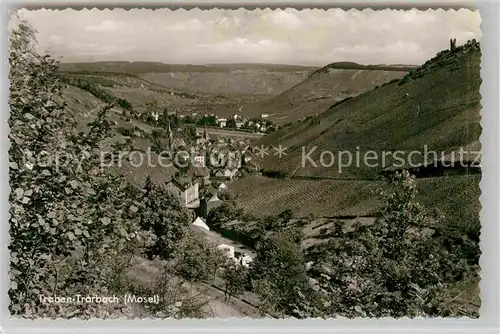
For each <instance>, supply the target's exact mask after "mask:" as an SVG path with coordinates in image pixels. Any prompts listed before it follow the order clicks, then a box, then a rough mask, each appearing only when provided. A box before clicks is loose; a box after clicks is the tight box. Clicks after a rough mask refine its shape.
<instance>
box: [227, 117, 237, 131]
mask: <svg viewBox="0 0 500 334" xmlns="http://www.w3.org/2000/svg"><path fill="white" fill-rule="evenodd" d="M226 127H228V128H231V129H235V128H236V120H235V119H234V118H232V117H230V118H228V120H227V123H226Z"/></svg>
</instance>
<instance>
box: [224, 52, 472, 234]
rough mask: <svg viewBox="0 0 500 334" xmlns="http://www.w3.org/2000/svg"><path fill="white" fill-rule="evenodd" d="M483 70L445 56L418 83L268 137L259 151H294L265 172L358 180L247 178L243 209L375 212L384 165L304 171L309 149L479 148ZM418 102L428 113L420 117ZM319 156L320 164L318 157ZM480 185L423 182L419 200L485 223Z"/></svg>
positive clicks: (466, 179)
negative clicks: (304, 156) (275, 148)
mask: <svg viewBox="0 0 500 334" xmlns="http://www.w3.org/2000/svg"><path fill="white" fill-rule="evenodd" d="M479 67H480V52H479V51H471V52H465V53H462V52H461V51H459V52H458V53H455V54H452V55H449V54H445V56H444V57H441V58H439V59H434V60H432V61H431V62H429V63H428V64H427V65H426V66H425V67H424V68H421V69H419V70H418V71H415V72H413V73H412V74H411V77H413V78H414V79H411V80H407V79H405V80H403V81H407V82H405V83H403V82H402V83H401V84H399V85H398V83H396V82H394V83H391V84H386V85H384V86H382V87H380V88H378V89H374V90H371V91H369V92H366V93H364V94H362V95H360V96H358V97H355V98H352V99H350V100H347V101H345V102H344V103H342V104H339V105H336V106H333V107H331V108H330V109H328V110H327V111H326V112H324V113H322V114H320V115H318V116H317V117H315V118H313V119H312V120H308V121H303V122H298V123H296V124H294V125H292V126H289V127H286V128H284V129H282V130H280V131H278V132H276V133H273V134H270V135H266V136H265V137H263V138H262V139H260V140H259V141H258V142H257V145H265V146H277V145H279V144H281V145H284V146H285V147H288V149H287V151H286V153H287V155H286V156H284V157H282V158H281V159H278V157H277V156H274V155H272V154H270V155H269V156H267V157H266V158H265V159H264V160H261V161H259V163H260V165H261V167H263V168H264V169H274V170H280V171H285V172H286V173H287V174H288V175H291V174H292V172H295V174H294V175H295V176H301V175H302V176H317V177H330V178H332V177H333V178H344V179H345V178H347V179H356V180H358V181H342V180H328V179H324V180H321V181H311V180H298V179H282V180H273V179H265V178H255V177H254V178H253V179H243V180H238V181H236V182H234V183H233V184H232V185H231V188H232V190H233V191H234V192H235V194H236V196H237V202H238V205H240V206H241V207H243V208H245V210H247V211H249V212H251V213H253V214H255V215H264V214H268V213H269V214H271V213H279V212H281V211H283V210H285V209H292V210H293V211H294V212H295V214H296V215H297V216H305V215H307V214H309V213H312V214H315V215H316V216H334V215H344V214H355V215H356V214H357V215H366V214H370V213H372V212H373V211H374V210H375V209H376V208H377V206H378V205H379V203H378V201H377V199H376V197H375V195H372V194H371V193H370V190H372V189H375V188H380V187H383V184H382V183H380V182H379V181H369V180H370V179H373V178H377V177H378V175H379V173H380V171H381V170H382V168H383V167H382V166H380V167H363V165H362V164H361V166H360V167H359V168H358V167H356V166H353V167H351V168H344V169H343V170H342V173H339V171H338V169H337V168H336V165H334V166H333V167H330V168H323V167H318V168H314V167H311V166H310V165H308V166H307V167H306V168H299V169H297V167H298V166H300V165H301V153H302V150H301V147H302V146H304V147H306V151H308V150H309V148H311V147H313V146H318V149H317V150H316V151H321V150H322V149H327V150H331V151H332V152H334V153H337V151H341V150H349V151H351V152H353V154H354V153H355V152H356V149H357V146H359V147H360V149H359V150H360V151H361V152H365V151H367V150H368V149H371V150H374V151H376V152H378V153H379V154H380V153H381V152H382V151H389V150H405V151H408V150H412V149H414V150H420V151H421V150H422V147H423V145H428V146H429V148H430V149H434V150H437V151H440V150H443V151H446V152H449V151H452V150H455V149H457V148H458V147H459V146H467V144H470V143H477V142H478V138H479V135H480V132H481V127H480V124H479V121H480V114H479V111H480V108H481V105H480V94H479V86H480V82H481V80H480V76H479ZM419 73H422V75H420V74H419ZM406 94H408V95H409V96H408V97H406ZM418 102H420V105H421V111H420V113H419V115H418V116H417V113H416V110H417V108H418ZM271 153H272V151H271ZM313 157H315V158H316V159H315V160H316V161H318V160H319V159H318V156H317V155H316V156H314V155H313ZM336 158H338V156H336ZM388 163H390V160H389V159H388ZM364 180H366V181H364ZM479 181H480V176H479V175H471V176H454V177H441V178H435V179H421V180H418V187H419V201H421V202H422V203H423V204H424V205H425V206H426V207H428V208H431V209H434V208H436V209H438V211H441V212H442V213H443V214H444V216H445V217H446V220H447V223H448V224H451V225H455V226H457V225H458V226H464V225H466V226H467V225H471V224H473V223H474V221H476V220H477V219H478V217H479V210H480V203H479V195H480V188H479Z"/></svg>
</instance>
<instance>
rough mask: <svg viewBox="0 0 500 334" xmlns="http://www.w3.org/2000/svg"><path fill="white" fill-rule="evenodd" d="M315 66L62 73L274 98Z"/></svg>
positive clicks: (77, 68)
mask: <svg viewBox="0 0 500 334" xmlns="http://www.w3.org/2000/svg"><path fill="white" fill-rule="evenodd" d="M316 69H317V67H310V66H297V65H280V64H276V65H275V64H207V65H189V64H186V65H182V64H181V65H179V64H164V63H159V62H92V63H63V64H61V65H60V70H61V71H63V72H80V73H85V72H87V73H88V72H93V73H95V72H112V73H123V74H129V75H135V76H138V77H141V78H143V79H146V80H147V81H149V82H151V83H153V84H159V85H161V86H166V87H170V88H174V89H189V90H192V91H197V92H204V93H211V94H223V95H227V94H247V95H249V94H253V95H262V96H263V97H266V96H271V95H276V94H278V93H281V92H282V91H284V90H286V89H288V88H290V87H292V86H293V85H295V84H297V83H298V82H300V81H302V80H303V79H305V78H306V77H307V76H308V75H309V74H310V73H311V72H312V71H314V70H316Z"/></svg>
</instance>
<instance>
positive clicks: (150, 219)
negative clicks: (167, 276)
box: [135, 178, 189, 260]
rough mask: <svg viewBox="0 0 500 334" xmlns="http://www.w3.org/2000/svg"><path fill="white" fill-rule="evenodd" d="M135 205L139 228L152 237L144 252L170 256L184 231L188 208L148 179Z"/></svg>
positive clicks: (185, 232) (152, 254)
mask: <svg viewBox="0 0 500 334" xmlns="http://www.w3.org/2000/svg"><path fill="white" fill-rule="evenodd" d="M135 206H136V208H137V216H138V218H139V224H140V227H141V229H142V230H145V231H148V232H150V233H152V234H153V235H154V236H155V241H154V243H152V244H150V245H148V246H147V247H146V255H147V256H148V257H149V258H154V257H155V256H159V257H160V258H162V259H165V260H168V259H171V258H172V257H173V256H174V250H175V248H176V247H177V245H178V243H179V241H180V240H182V239H183V238H184V237H185V236H186V234H187V227H188V226H189V218H188V214H187V211H186V210H185V209H184V208H183V207H181V205H180V203H179V200H178V199H177V198H176V197H174V195H173V194H171V193H170V192H169V191H167V190H166V189H164V188H161V187H160V186H158V185H156V184H154V183H153V182H152V181H151V179H150V178H148V179H147V180H146V187H145V191H144V194H143V196H142V197H141V198H140V200H139V201H138V202H137V203H135Z"/></svg>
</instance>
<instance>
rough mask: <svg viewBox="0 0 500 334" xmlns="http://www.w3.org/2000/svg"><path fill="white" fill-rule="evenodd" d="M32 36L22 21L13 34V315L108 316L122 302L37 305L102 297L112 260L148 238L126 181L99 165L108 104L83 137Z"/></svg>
mask: <svg viewBox="0 0 500 334" xmlns="http://www.w3.org/2000/svg"><path fill="white" fill-rule="evenodd" d="M35 37H36V32H35V30H34V29H33V28H32V27H31V26H30V25H29V24H28V23H27V22H26V21H24V20H22V19H20V20H19V24H18V25H17V27H16V28H15V29H14V30H13V31H12V33H11V36H10V50H9V51H10V53H9V63H10V65H11V70H10V73H9V79H10V83H11V85H10V93H11V94H10V100H9V105H10V109H11V114H10V119H9V125H10V128H11V132H10V134H9V138H10V141H11V147H10V149H9V159H10V162H9V165H10V170H9V176H10V178H9V183H10V186H11V189H12V192H11V194H10V196H9V202H10V204H11V210H10V213H11V217H10V221H9V223H10V230H9V233H10V236H11V243H10V244H9V250H10V251H11V266H10V275H11V286H10V289H9V296H10V299H11V304H10V311H11V313H13V314H15V315H22V316H27V317H33V316H79V317H89V316H91V315H95V314H98V312H101V311H102V312H105V313H104V314H109V313H110V312H113V309H114V308H120V307H125V306H124V305H114V306H111V307H110V306H102V305H95V304H87V303H83V304H76V305H70V304H68V305H65V307H64V308H56V307H53V306H52V305H50V304H44V303H41V302H40V298H39V296H40V295H44V296H53V295H66V296H70V295H72V296H74V295H76V294H81V295H86V294H88V293H90V292H92V291H104V290H105V289H106V287H107V286H108V285H109V280H110V277H111V276H112V275H111V274H112V272H111V270H112V266H110V263H114V262H117V260H118V259H121V258H122V257H123V256H125V255H126V254H128V253H129V251H132V248H133V245H134V242H133V241H132V240H134V239H135V238H137V237H139V236H140V235H141V234H142V233H141V232H140V231H138V230H139V228H138V225H137V222H136V221H135V220H133V219H128V211H127V208H128V206H129V205H130V201H129V199H128V189H129V188H128V186H127V183H126V182H124V180H123V179H121V178H120V177H118V176H116V175H112V174H110V173H108V172H107V171H105V170H102V169H101V167H100V163H99V161H100V147H99V145H100V142H101V141H102V139H104V138H105V137H106V136H107V135H108V132H109V129H110V124H109V122H108V121H107V120H106V113H107V111H108V110H109V109H110V108H111V105H108V106H106V107H104V108H103V109H101V110H99V112H98V114H97V117H96V118H95V120H94V121H92V122H91V123H89V124H88V126H87V128H86V130H85V131H83V132H80V133H77V132H76V131H75V128H74V125H75V119H74V118H73V117H72V115H71V114H69V113H67V111H66V110H65V108H64V104H63V103H61V102H60V101H61V100H62V98H61V97H62V96H61V89H62V86H61V83H60V81H59V78H58V76H57V75H56V69H57V62H56V61H55V60H54V59H53V58H52V57H51V56H50V55H49V54H44V55H39V54H38V53H37V52H35V45H36V38H35ZM143 237H144V239H147V235H146V234H144V235H143ZM131 241H132V242H131ZM115 310H116V309H115Z"/></svg>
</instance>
